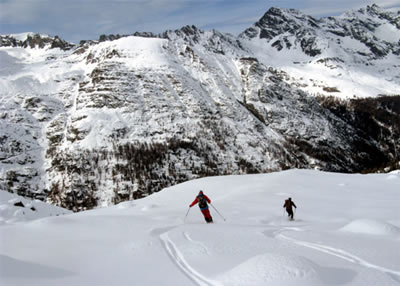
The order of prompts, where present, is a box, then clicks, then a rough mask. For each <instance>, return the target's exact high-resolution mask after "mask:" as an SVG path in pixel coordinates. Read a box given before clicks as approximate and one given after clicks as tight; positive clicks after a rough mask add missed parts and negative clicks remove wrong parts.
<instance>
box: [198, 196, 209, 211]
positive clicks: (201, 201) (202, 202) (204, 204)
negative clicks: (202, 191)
mask: <svg viewBox="0 0 400 286" xmlns="http://www.w3.org/2000/svg"><path fill="white" fill-rule="evenodd" d="M197 200H198V202H199V207H200V208H201V209H204V208H206V207H207V200H206V198H205V197H204V196H201V195H200V196H198V197H197Z"/></svg>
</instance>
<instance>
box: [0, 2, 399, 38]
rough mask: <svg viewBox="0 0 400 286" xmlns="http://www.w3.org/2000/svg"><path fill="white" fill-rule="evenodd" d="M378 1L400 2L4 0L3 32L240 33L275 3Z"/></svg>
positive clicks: (332, 10) (336, 6) (307, 7)
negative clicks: (194, 30) (185, 29)
mask: <svg viewBox="0 0 400 286" xmlns="http://www.w3.org/2000/svg"><path fill="white" fill-rule="evenodd" d="M373 3H375V4H377V5H379V6H380V7H382V8H396V9H399V8H400V0H375V1H369V0H367V1H366V0H335V1H326V0H302V1H300V0H246V1H244V0H0V34H13V33H23V32H35V33H40V34H48V35H51V36H55V35H57V36H59V37H61V38H63V39H65V40H67V41H70V42H74V43H78V42H79V41H80V40H95V39H98V38H99V36H100V35H101V34H121V35H122V34H132V33H134V32H137V31H140V32H153V33H160V32H163V31H165V30H169V29H171V30H175V29H179V28H181V27H183V26H185V25H195V26H197V27H198V28H200V29H203V30H211V29H216V30H218V31H221V32H228V33H232V34H233V35H237V34H239V33H240V32H242V31H244V30H245V29H246V28H248V27H249V26H251V25H252V24H253V23H255V22H256V21H257V20H258V19H260V18H261V17H262V16H263V14H264V13H265V12H266V11H267V10H268V9H269V8H270V7H280V8H295V9H299V10H301V11H303V12H304V13H306V14H309V15H312V16H314V17H325V16H335V15H340V14H341V13H343V12H345V11H348V10H351V9H359V8H361V7H366V6H367V5H370V4H373Z"/></svg>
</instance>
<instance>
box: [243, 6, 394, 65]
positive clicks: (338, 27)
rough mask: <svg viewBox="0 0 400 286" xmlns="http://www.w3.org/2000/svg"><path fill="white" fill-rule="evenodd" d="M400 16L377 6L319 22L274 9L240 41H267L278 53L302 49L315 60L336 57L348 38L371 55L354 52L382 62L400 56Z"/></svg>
mask: <svg viewBox="0 0 400 286" xmlns="http://www.w3.org/2000/svg"><path fill="white" fill-rule="evenodd" d="M399 24H400V16H399V12H397V13H394V12H389V11H385V10H383V9H381V8H379V7H378V6H377V5H372V6H367V8H363V9H360V10H358V11H351V12H347V13H345V14H344V15H342V16H339V17H328V18H321V19H315V18H313V17H311V16H308V15H305V14H303V13H302V12H300V11H298V10H295V9H280V8H271V9H269V10H268V11H267V12H266V13H265V15H264V16H263V17H262V18H261V19H260V20H259V21H258V22H256V23H255V24H254V25H253V26H252V27H250V28H249V29H247V30H245V31H244V32H243V33H242V34H241V35H240V37H241V38H247V39H254V38H259V39H266V40H267V41H268V42H269V43H270V45H271V46H272V47H275V48H276V49H278V50H282V49H283V48H285V49H293V48H294V49H296V48H299V49H300V50H302V51H303V53H305V54H307V55H309V56H312V57H315V56H319V55H321V54H329V53H332V48H336V49H337V44H338V43H339V44H340V45H341V46H343V48H342V49H351V47H347V46H346V40H345V38H351V39H354V40H356V41H358V42H359V43H361V44H362V45H364V46H365V47H366V48H367V49H368V50H369V52H368V53H365V52H364V51H360V49H357V48H355V49H353V52H356V53H358V54H360V55H363V56H367V57H369V58H382V57H384V56H386V55H388V54H389V53H393V54H395V55H399V54H400V43H399V40H400V29H399V27H400V25H399Z"/></svg>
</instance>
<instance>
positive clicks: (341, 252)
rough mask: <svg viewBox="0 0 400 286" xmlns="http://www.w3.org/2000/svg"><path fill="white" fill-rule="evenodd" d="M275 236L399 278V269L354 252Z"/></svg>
mask: <svg viewBox="0 0 400 286" xmlns="http://www.w3.org/2000/svg"><path fill="white" fill-rule="evenodd" d="M276 237H279V238H282V239H284V240H287V241H290V242H292V243H294V244H297V245H301V246H304V247H308V248H311V249H314V250H317V251H320V252H323V253H326V254H329V255H332V256H336V257H338V258H341V259H344V260H346V261H349V262H351V263H354V264H358V265H361V266H364V267H368V268H372V269H375V270H379V271H382V272H384V273H387V274H390V275H394V276H397V277H399V278H400V271H396V270H392V269H388V268H385V267H382V266H379V265H376V264H372V263H370V262H368V261H365V260H363V259H361V258H360V257H358V256H355V255H354V254H351V253H349V252H347V251H344V250H342V249H339V248H334V247H331V246H326V245H321V244H317V243H311V242H306V241H301V240H297V239H293V238H290V237H288V236H285V235H283V234H282V233H278V234H277V236H276Z"/></svg>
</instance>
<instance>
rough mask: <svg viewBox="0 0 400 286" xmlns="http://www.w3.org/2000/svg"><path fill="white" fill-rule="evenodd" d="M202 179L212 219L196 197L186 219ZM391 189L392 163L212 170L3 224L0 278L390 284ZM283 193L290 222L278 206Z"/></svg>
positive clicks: (154, 285) (397, 268) (15, 281)
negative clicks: (85, 207) (124, 198)
mask: <svg viewBox="0 0 400 286" xmlns="http://www.w3.org/2000/svg"><path fill="white" fill-rule="evenodd" d="M382 186H384V187H382ZM200 189H201V190H203V191H204V192H205V194H206V195H208V196H209V197H210V199H211V202H212V206H210V211H211V215H212V216H213V219H214V222H215V223H214V224H206V223H205V221H204V219H203V217H202V215H201V213H200V211H199V208H198V206H197V205H196V206H193V207H192V208H191V209H190V211H189V213H188V215H187V217H186V219H185V215H186V213H187V211H188V206H189V204H190V203H191V202H192V201H193V199H194V198H195V196H196V195H197V193H198V191H199V190H200ZM399 189H400V173H399V172H398V171H396V172H391V173H389V174H368V175H360V174H338V173H325V172H319V171H313V170H289V171H284V172H275V173H270V174H256V175H242V176H225V177H223V176H220V177H210V178H202V179H199V180H192V181H190V182H186V183H183V184H179V185H176V186H173V187H171V188H167V189H165V190H163V191H161V192H158V193H157V194H153V195H151V196H148V197H146V198H143V199H139V200H136V201H130V202H122V203H120V204H118V205H116V206H112V207H109V208H102V209H96V210H90V211H84V212H80V213H75V214H71V215H65V216H58V217H48V218H42V219H39V220H33V221H28V222H20V223H16V224H8V225H3V226H0V241H1V243H0V284H1V285H10V286H11V285H13V286H19V285H21V286H22V285H23V286H25V285H32V286H47V285H50V286H53V285H58V286H64V285H68V286H69V285H97V286H101V285H104V286H109V285H119V286H128V285H146V286H158V285H166V286H170V285H173V286H175V285H184V286H191V285H200V286H205V285H214V286H264V285H273V286H289V285H301V286H329V285H348V286H377V285H379V286H396V285H397V286H398V285H399V283H400V248H399V242H400V217H399V215H398V210H399V206H398V202H399V199H400V196H399V195H400V193H399ZM0 194H1V193H0ZM289 196H291V197H292V198H293V201H294V202H295V203H296V205H297V209H296V214H295V220H294V221H288V219H287V216H286V214H285V213H284V209H283V208H282V205H283V203H284V200H285V199H287V198H288V197H289ZM216 210H218V212H219V213H220V214H221V215H222V216H223V217H224V218H225V221H224V219H223V218H222V217H221V216H220V215H219V214H218V213H217V212H216Z"/></svg>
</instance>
